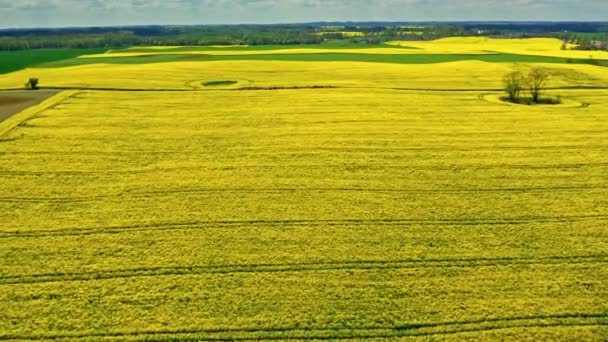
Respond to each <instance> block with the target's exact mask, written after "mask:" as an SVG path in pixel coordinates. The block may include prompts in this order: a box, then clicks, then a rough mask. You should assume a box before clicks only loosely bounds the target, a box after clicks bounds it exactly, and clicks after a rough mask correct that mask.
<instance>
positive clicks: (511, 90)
mask: <svg viewBox="0 0 608 342" xmlns="http://www.w3.org/2000/svg"><path fill="white" fill-rule="evenodd" d="M503 83H504V87H505V91H506V92H507V97H508V99H509V101H511V102H517V101H518V100H519V94H520V93H521V91H522V89H523V88H524V85H525V83H526V78H525V76H524V74H523V73H522V72H521V71H512V72H510V73H508V74H507V75H505V77H504V80H503Z"/></svg>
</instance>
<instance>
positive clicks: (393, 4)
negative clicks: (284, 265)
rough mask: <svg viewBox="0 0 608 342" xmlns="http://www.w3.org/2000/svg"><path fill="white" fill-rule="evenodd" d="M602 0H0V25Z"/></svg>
mask: <svg viewBox="0 0 608 342" xmlns="http://www.w3.org/2000/svg"><path fill="white" fill-rule="evenodd" d="M605 13H608V1H606V0H579V1H572V0H511V1H507V0H19V1H15V0H0V26H1V27H32V26H55V27H56V26H96V25H99V26H101V25H142V24H185V25H186V24H223V23H230V24H236V23H279V22H282V23H284V22H311V21H440V20H451V21H457V20H606V18H605V17H604V15H605Z"/></svg>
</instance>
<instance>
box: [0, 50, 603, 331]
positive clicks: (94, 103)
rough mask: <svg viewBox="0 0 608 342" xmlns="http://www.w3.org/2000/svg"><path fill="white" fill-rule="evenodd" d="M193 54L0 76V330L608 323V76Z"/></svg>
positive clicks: (582, 70)
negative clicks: (510, 90) (186, 58)
mask: <svg viewBox="0 0 608 342" xmlns="http://www.w3.org/2000/svg"><path fill="white" fill-rule="evenodd" d="M208 63H214V64H213V65H209V64H208ZM208 63H207V62H205V63H202V62H199V63H197V62H190V63H166V64H152V65H139V66H138V65H102V66H100V65H86V66H78V67H71V68H63V69H28V70H25V71H21V72H16V73H12V74H9V75H6V77H3V78H2V79H0V87H1V88H11V87H16V86H18V85H19V83H18V82H19V81H20V80H23V78H24V76H26V75H28V74H29V73H31V72H36V73H37V74H38V75H40V76H39V77H40V79H41V80H42V82H44V84H45V85H47V86H55V87H65V88H69V90H66V91H64V92H62V93H60V94H59V95H57V96H55V97H53V98H51V99H49V100H47V101H45V102H43V103H41V104H39V105H37V106H35V107H32V108H29V109H27V110H25V111H24V112H21V113H19V114H17V115H15V116H13V117H11V118H10V119H8V120H7V121H4V122H2V123H0V179H1V182H2V187H1V188H0V223H1V224H0V242H1V243H0V340H29V339H66V340H71V339H73V340H121V341H124V340H168V339H172V340H205V339H219V340H245V339H306V340H309V339H310V340H314V339H330V340H331V339H355V340H356V339H362V338H379V339H386V340H392V339H394V340H410V339H412V340H414V339H441V340H462V339H467V338H470V339H485V340H489V339H518V340H519V339H530V340H550V339H564V338H571V339H577V340H601V339H602V338H603V337H605V336H607V335H608V281H607V280H608V254H607V252H606V251H608V230H607V228H608V177H607V176H606V175H607V174H608V153H606V152H607V151H608V145H607V144H606V143H607V142H608V119H607V118H606V113H608V97H607V96H606V95H607V90H606V87H607V84H606V82H607V81H608V76H607V74H606V71H605V70H604V69H603V68H601V67H595V66H590V65H541V66H542V67H545V68H552V69H550V70H551V71H552V72H553V74H554V75H555V76H554V77H553V78H552V80H551V83H550V85H551V88H552V89H550V90H548V92H550V93H551V95H560V96H562V97H563V98H564V99H568V101H569V102H567V104H568V105H565V106H515V105H506V104H504V103H501V102H500V101H490V100H489V99H491V98H494V97H496V96H498V94H500V93H499V92H497V91H496V88H500V78H501V75H502V74H503V73H504V72H507V71H508V70H510V68H514V67H516V66H515V65H510V64H492V63H483V62H458V63H447V64H439V65H434V66H432V67H431V66H423V67H420V66H416V67H413V66H407V65H388V64H387V65H384V64H366V63H333V64H332V63H303V62H262V61H259V62H208ZM224 79H227V80H236V81H238V83H237V84H233V85H229V86H226V87H220V88H208V87H205V86H204V85H202V84H203V82H205V81H212V80H224ZM320 85H324V86H334V87H335V88H312V87H313V86H320ZM290 86H292V87H293V86H297V87H300V88H297V89H288V88H289V87H290ZM252 87H254V88H252ZM255 87H259V88H255ZM272 87H275V88H273V90H269V89H271V88H272ZM306 87H308V88H306ZM573 87H578V88H573ZM584 87H587V88H584ZM277 88H278V89H277ZM280 88H284V89H280ZM129 90H131V91H129ZM132 90H139V91H132Z"/></svg>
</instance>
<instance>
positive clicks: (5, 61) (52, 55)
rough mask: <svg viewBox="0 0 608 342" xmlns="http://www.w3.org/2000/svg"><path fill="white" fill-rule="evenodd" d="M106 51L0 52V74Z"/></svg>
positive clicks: (50, 50)
mask: <svg viewBox="0 0 608 342" xmlns="http://www.w3.org/2000/svg"><path fill="white" fill-rule="evenodd" d="M106 50H107V49H47V50H26V51H0V74H4V73H8V72H12V71H16V70H21V69H24V68H27V67H30V66H35V65H38V64H42V63H47V62H52V61H60V60H65V59H70V58H74V57H78V56H80V55H85V54H91V53H103V52H104V51H106Z"/></svg>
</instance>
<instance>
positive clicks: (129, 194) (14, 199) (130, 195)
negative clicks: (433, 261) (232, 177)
mask: <svg viewBox="0 0 608 342" xmlns="http://www.w3.org/2000/svg"><path fill="white" fill-rule="evenodd" d="M607 189H608V185H588V186H561V187H560V186H552V187H521V188H470V189H380V188H375V189H371V188H266V189H261V188H241V189H234V188H233V189H230V188H200V189H192V188H190V189H167V190H158V191H125V192H120V193H114V194H106V195H94V196H73V197H19V196H3V197H0V203H85V202H95V201H100V200H113V199H114V200H121V201H122V200H124V199H136V198H149V197H150V196H164V195H183V194H205V193H265V194H271V193H285V192H359V193H365V192H368V193H396V194H399V193H403V194H466V193H492V192H496V193H504V192H506V193H517V192H524V193H525V192H556V191H564V192H569V191H579V192H580V191H595V190H607Z"/></svg>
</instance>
